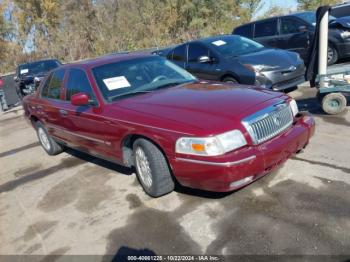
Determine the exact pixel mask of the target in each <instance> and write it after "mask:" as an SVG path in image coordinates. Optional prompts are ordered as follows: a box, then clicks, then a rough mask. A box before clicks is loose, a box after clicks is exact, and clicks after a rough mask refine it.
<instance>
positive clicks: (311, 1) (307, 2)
mask: <svg viewBox="0 0 350 262" xmlns="http://www.w3.org/2000/svg"><path fill="white" fill-rule="evenodd" d="M342 2H343V1H341V0H298V9H299V10H316V9H317V8H318V7H320V6H322V5H335V4H338V3H342Z"/></svg>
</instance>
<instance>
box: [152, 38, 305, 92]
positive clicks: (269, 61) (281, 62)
mask: <svg viewBox="0 0 350 262" xmlns="http://www.w3.org/2000/svg"><path fill="white" fill-rule="evenodd" d="M154 53H155V54H160V55H163V56H166V57H167V58H168V59H169V60H170V61H172V62H174V63H175V64H177V65H178V66H181V67H182V68H185V69H186V70H187V71H188V72H190V73H192V74H193V75H195V76H196V77H198V78H200V79H207V80H214V81H223V82H231V83H240V84H246V85H258V86H261V87H263V88H267V89H273V90H285V89H289V88H292V87H295V86H297V85H299V84H301V83H303V82H305V65H304V61H303V60H302V59H301V58H300V57H299V55H298V54H296V53H292V52H287V51H284V50H278V49H271V48H265V47H264V46H262V45H261V44H259V43H257V42H254V41H252V40H250V39H247V38H245V37H242V36H235V35H221V36H215V37H210V38H205V39H200V40H195V41H191V42H187V43H185V44H182V45H179V46H177V47H175V48H173V49H171V50H169V49H166V50H164V51H161V50H160V51H156V52H154Z"/></svg>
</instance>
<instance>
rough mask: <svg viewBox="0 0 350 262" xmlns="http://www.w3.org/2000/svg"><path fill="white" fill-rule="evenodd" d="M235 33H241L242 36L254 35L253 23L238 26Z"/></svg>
mask: <svg viewBox="0 0 350 262" xmlns="http://www.w3.org/2000/svg"><path fill="white" fill-rule="evenodd" d="M233 33H234V34H235V35H241V36H245V37H248V38H252V37H253V25H244V26H240V27H237V28H236V29H235V30H234V32H233Z"/></svg>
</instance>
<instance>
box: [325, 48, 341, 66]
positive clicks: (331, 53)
mask: <svg viewBox="0 0 350 262" xmlns="http://www.w3.org/2000/svg"><path fill="white" fill-rule="evenodd" d="M338 58H339V54H338V51H337V49H336V48H335V47H334V45H333V44H329V45H328V56H327V61H328V65H333V64H335V63H336V62H337V61H338Z"/></svg>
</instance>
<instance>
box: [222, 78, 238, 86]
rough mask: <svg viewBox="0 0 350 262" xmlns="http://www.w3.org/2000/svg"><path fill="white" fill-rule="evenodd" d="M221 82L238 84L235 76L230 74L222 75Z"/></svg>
mask: <svg viewBox="0 0 350 262" xmlns="http://www.w3.org/2000/svg"><path fill="white" fill-rule="evenodd" d="M222 82H225V83H231V84H238V81H237V79H235V78H234V77H232V76H227V77H224V78H223V79H222Z"/></svg>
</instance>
